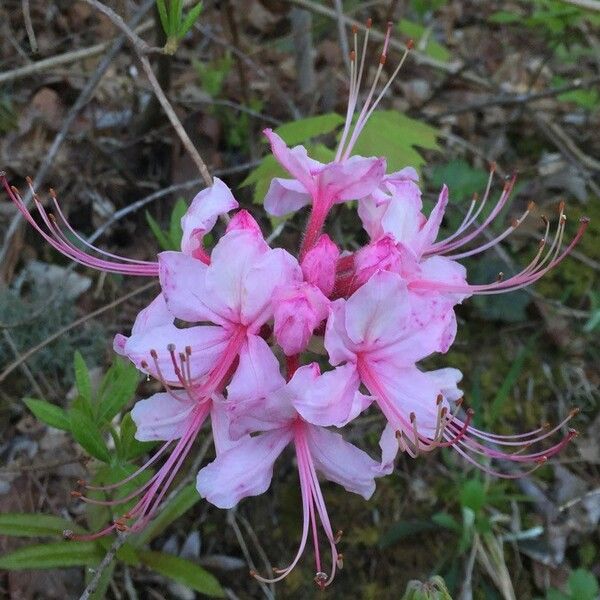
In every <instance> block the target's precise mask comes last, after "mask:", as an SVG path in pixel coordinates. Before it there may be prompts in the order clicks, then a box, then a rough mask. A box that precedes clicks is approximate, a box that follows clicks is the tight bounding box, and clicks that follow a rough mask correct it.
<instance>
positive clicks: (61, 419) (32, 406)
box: [24, 398, 71, 431]
mask: <svg viewBox="0 0 600 600" xmlns="http://www.w3.org/2000/svg"><path fill="white" fill-rule="evenodd" d="M24 402H25V404H26V405H27V408H28V409H29V410H30V411H31V412H32V413H33V414H34V415H35V416H36V418H37V419H39V420H40V421H43V422H44V423H46V425H50V427H56V429H62V430H63V431H70V430H71V420H70V419H69V415H68V414H67V412H66V411H65V410H63V409H62V408H60V407H59V406H55V405H54V404H50V402H46V401H45V400H36V399H35V398H25V400H24Z"/></svg>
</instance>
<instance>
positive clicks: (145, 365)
mask: <svg viewBox="0 0 600 600" xmlns="http://www.w3.org/2000/svg"><path fill="white" fill-rule="evenodd" d="M140 367H142V369H147V368H148V363H147V362H146V361H145V360H142V361H141V362H140Z"/></svg>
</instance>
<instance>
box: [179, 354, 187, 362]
mask: <svg viewBox="0 0 600 600" xmlns="http://www.w3.org/2000/svg"><path fill="white" fill-rule="evenodd" d="M179 360H180V361H181V362H182V363H184V362H185V360H186V357H185V354H184V353H183V352H180V353H179Z"/></svg>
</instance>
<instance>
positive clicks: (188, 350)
mask: <svg viewBox="0 0 600 600" xmlns="http://www.w3.org/2000/svg"><path fill="white" fill-rule="evenodd" d="M185 353H186V354H187V355H188V356H191V354H192V347H191V346H186V347H185Z"/></svg>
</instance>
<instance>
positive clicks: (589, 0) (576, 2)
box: [563, 0, 600, 11]
mask: <svg viewBox="0 0 600 600" xmlns="http://www.w3.org/2000/svg"><path fill="white" fill-rule="evenodd" d="M563 2H566V3H567V4H572V5H573V6H578V7H579V8H586V9H588V10H598V11H600V2H599V1H598V0H563Z"/></svg>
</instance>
